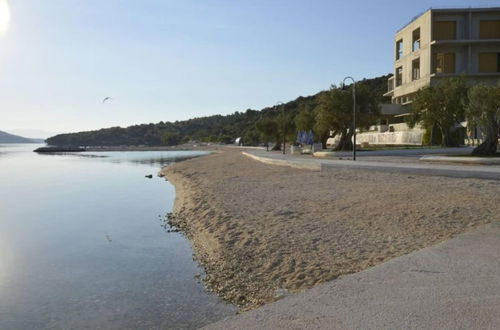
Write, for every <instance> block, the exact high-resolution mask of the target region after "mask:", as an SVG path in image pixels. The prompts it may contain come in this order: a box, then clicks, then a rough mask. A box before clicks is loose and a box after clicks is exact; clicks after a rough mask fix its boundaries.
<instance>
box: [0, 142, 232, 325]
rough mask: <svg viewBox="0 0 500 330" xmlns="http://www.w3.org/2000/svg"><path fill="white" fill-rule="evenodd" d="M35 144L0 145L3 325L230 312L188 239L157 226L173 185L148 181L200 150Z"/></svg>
mask: <svg viewBox="0 0 500 330" xmlns="http://www.w3.org/2000/svg"><path fill="white" fill-rule="evenodd" d="M33 149H34V148H33V146H29V147H28V146H21V147H18V146H12V147H11V148H10V149H9V148H8V147H3V148H2V149H0V150H2V152H3V151H4V150H9V151H10V152H7V153H5V154H2V156H1V157H0V201H1V204H0V329H44V328H101V329H102V328H106V329H108V328H112V329H136V328H147V329H165V328H197V327H200V326H202V325H205V324H208V323H211V322H213V321H216V320H218V319H220V318H222V317H225V316H228V315H231V314H233V313H234V312H235V310H236V309H235V307H233V306H231V305H227V304H225V303H223V302H221V300H220V299H219V298H217V297H216V296H214V295H212V294H209V293H208V292H206V290H205V289H204V287H203V286H202V284H200V283H199V281H198V280H197V279H196V278H197V277H198V276H199V274H200V273H202V270H201V269H200V268H199V267H198V265H197V264H196V263H195V262H193V260H192V250H191V246H190V243H189V241H187V240H186V238H185V237H184V236H183V235H182V234H181V233H177V232H175V228H167V227H165V228H164V229H162V228H159V227H158V222H157V221H158V220H155V219H158V218H159V216H158V215H161V214H166V213H167V212H169V211H170V210H171V208H172V205H173V201H174V197H175V196H174V189H173V187H172V186H171V185H170V184H169V183H168V182H166V181H165V180H163V179H158V178H155V179H153V180H146V179H144V174H146V173H151V170H152V168H156V169H159V168H160V166H161V165H163V164H167V163H169V162H171V161H175V160H178V159H182V158H185V157H188V156H189V157H190V156H192V155H200V154H199V153H194V154H185V153H183V154H182V153H181V154H179V152H174V153H170V152H133V153H129V152H106V153H89V155H88V157H87V156H84V157H81V156H80V154H78V156H75V155H58V156H53V155H50V156H46V155H38V154H36V153H33V152H32V151H31V150H33ZM94 156H98V157H94ZM162 223H163V222H162ZM162 223H161V224H162ZM168 230H170V232H168ZM172 230H173V231H172ZM165 231H167V233H166V232H165Z"/></svg>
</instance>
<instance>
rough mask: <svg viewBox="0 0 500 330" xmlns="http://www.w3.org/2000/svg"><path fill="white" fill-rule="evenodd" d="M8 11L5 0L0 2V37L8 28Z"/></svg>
mask: <svg viewBox="0 0 500 330" xmlns="http://www.w3.org/2000/svg"><path fill="white" fill-rule="evenodd" d="M9 22H10V10H9V4H8V2H7V0H0V36H3V35H4V34H5V33H6V32H7V29H8V28H9Z"/></svg>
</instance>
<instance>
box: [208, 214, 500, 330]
mask: <svg viewBox="0 0 500 330" xmlns="http://www.w3.org/2000/svg"><path fill="white" fill-rule="evenodd" d="M499 255H500V223H493V224H489V225H486V226H483V227H480V228H478V229H476V230H474V231H471V232H468V233H465V234H462V235H460V236H458V237H456V238H454V239H451V240H449V241H446V242H444V243H441V244H439V245H436V246H433V247H430V248H425V249H422V250H420V251H417V252H414V253H411V254H409V255H406V256H402V257H399V258H395V259H392V260H390V261H388V262H385V263H383V264H380V265H377V266H375V267H372V268H370V269H368V270H365V271H363V272H359V273H356V274H353V275H348V276H345V277H343V278H340V279H338V280H333V281H330V282H328V283H325V284H323V285H319V286H316V287H314V288H312V289H310V290H308V291H306V292H303V293H299V294H295V295H291V296H288V297H286V298H284V299H282V300H280V301H277V302H275V303H272V304H268V305H265V306H263V307H261V308H259V309H256V310H253V311H250V312H246V313H242V314H240V315H236V316H234V317H231V318H229V319H226V320H222V321H220V322H217V323H215V324H212V325H209V326H208V327H206V329H499V328H500V259H499V258H498V256H499Z"/></svg>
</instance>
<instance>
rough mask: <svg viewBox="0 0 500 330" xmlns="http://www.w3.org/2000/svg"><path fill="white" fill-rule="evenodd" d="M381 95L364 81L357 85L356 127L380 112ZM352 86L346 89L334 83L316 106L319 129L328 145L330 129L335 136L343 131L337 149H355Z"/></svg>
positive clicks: (372, 119) (364, 125)
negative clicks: (353, 143)
mask: <svg viewBox="0 0 500 330" xmlns="http://www.w3.org/2000/svg"><path fill="white" fill-rule="evenodd" d="M378 101H379V96H378V95H375V94H374V92H373V90H371V89H370V88H368V87H367V86H366V85H364V84H363V83H360V84H357V85H356V128H359V127H367V126H369V125H370V124H371V123H372V122H373V121H374V120H375V119H376V118H377V117H378V115H379V112H380V109H379V105H378ZM352 115H353V97H352V89H349V90H342V89H339V88H336V87H335V86H332V87H331V88H330V90H329V91H328V92H326V93H323V94H322V95H321V96H320V100H319V105H318V107H317V108H316V124H315V129H316V131H317V133H318V134H320V135H321V142H322V144H323V146H324V147H325V146H326V139H328V135H327V132H330V131H331V132H333V136H336V135H339V134H340V140H339V143H338V144H337V146H335V148H334V150H352V148H353V146H352V135H353V129H352V122H353V118H352Z"/></svg>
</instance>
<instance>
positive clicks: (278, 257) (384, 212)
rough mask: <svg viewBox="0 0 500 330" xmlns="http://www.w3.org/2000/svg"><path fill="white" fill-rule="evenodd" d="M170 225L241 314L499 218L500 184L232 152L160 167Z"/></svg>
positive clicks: (217, 289) (212, 287)
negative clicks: (169, 190)
mask: <svg viewBox="0 0 500 330" xmlns="http://www.w3.org/2000/svg"><path fill="white" fill-rule="evenodd" d="M163 173H164V174H165V175H166V176H167V178H168V180H170V181H171V182H172V183H173V184H174V185H175V187H176V193H177V194H176V202H175V207H174V217H173V219H172V222H173V223H174V224H175V225H177V226H178V227H179V228H180V229H182V230H183V231H184V232H185V233H186V234H187V236H188V237H189V238H190V239H191V241H192V242H193V247H194V250H195V254H196V257H197V259H198V260H199V262H200V263H201V264H202V266H203V267H204V269H205V271H206V276H205V278H204V282H205V284H206V285H207V287H208V288H209V289H210V290H213V291H215V292H217V293H218V294H219V295H220V296H221V297H223V298H224V299H226V300H228V301H230V302H232V303H235V304H237V305H239V306H240V307H241V309H242V310H248V309H252V308H255V307H258V306H260V305H262V304H264V303H266V302H270V301H274V300H276V299H279V298H281V297H283V296H284V295H286V294H287V293H288V292H298V291H302V290H304V289H307V288H310V287H312V286H314V285H316V284H319V283H323V282H325V281H329V280H332V279H335V278H337V277H339V276H343V275H346V274H351V273H354V272H359V271H361V270H363V269H366V268H368V267H372V266H374V265H376V264H379V263H381V262H384V261H386V260H388V259H391V258H394V257H398V256H401V255H404V254H407V253H410V252H412V251H415V250H418V249H421V248H423V247H427V246H431V245H434V244H437V243H439V242H442V241H444V240H447V239H449V238H451V237H453V236H455V235H457V234H459V233H462V232H465V231H467V230H469V229H471V228H474V227H477V226H479V225H482V224H485V223H489V222H493V221H499V220H500V182H498V181H489V180H477V179H457V178H445V177H427V176H417V175H411V176H409V175H404V174H397V173H384V172H375V171H367V170H354V169H353V170H351V169H339V170H337V171H335V172H319V171H311V170H301V169H293V168H288V167H282V166H274V165H268V164H263V163H260V162H258V161H255V160H252V159H250V158H248V157H245V156H243V155H242V154H241V152H240V151H238V150H236V149H225V150H223V151H222V152H220V153H215V154H211V155H209V156H204V157H200V158H196V159H191V160H187V161H184V162H181V163H177V164H174V165H172V166H168V167H166V168H165V169H164V170H163Z"/></svg>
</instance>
